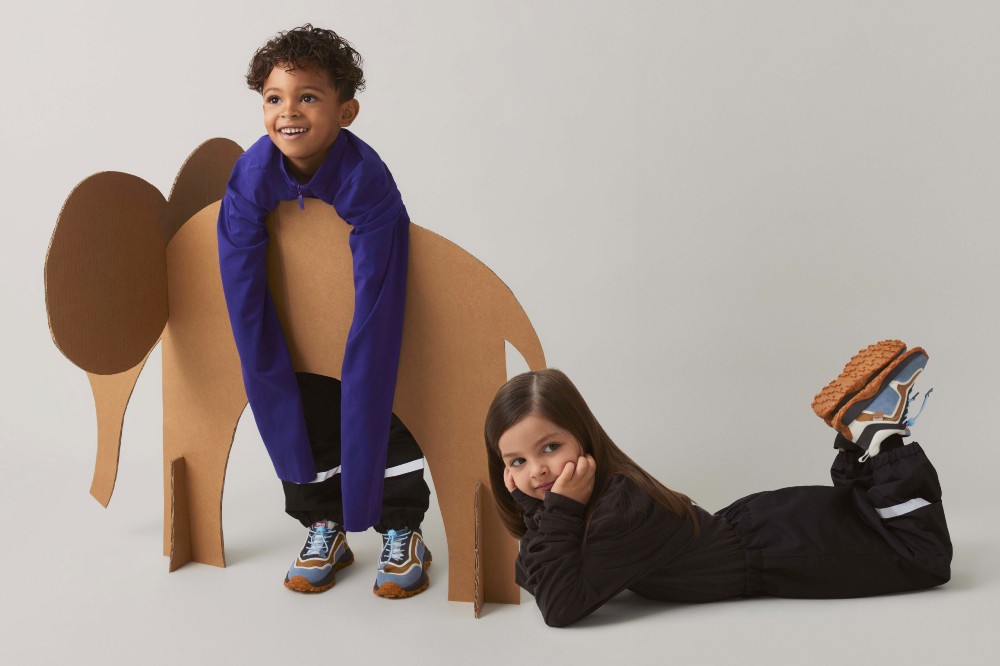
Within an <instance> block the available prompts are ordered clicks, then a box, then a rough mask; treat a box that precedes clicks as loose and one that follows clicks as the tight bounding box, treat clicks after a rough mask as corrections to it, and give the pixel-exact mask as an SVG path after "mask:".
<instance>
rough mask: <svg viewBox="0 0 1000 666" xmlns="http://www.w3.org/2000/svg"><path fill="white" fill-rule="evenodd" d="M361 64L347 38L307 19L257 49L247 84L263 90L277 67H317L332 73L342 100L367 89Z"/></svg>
mask: <svg viewBox="0 0 1000 666" xmlns="http://www.w3.org/2000/svg"><path fill="white" fill-rule="evenodd" d="M362 64H363V61H362V60H361V54H359V53H358V52H357V51H355V50H354V47H353V46H351V44H350V42H348V41H347V40H346V39H344V38H343V37H341V36H340V35H338V34H337V33H335V32H334V31H333V30H324V29H323V28H314V27H313V26H312V24H310V23H306V24H305V25H303V26H300V27H298V28H294V29H292V30H286V31H284V32H280V33H278V36H277V37H274V38H273V39H271V40H270V41H268V42H267V44H264V46H262V47H260V48H259V49H257V52H256V53H254V54H253V58H251V59H250V68H249V69H248V70H247V85H248V86H250V89H251V90H256V91H257V92H262V91H263V89H264V81H265V80H266V79H267V77H268V76H269V75H270V74H271V70H272V69H274V68H275V67H279V66H280V67H284V68H285V69H286V71H292V70H294V69H301V68H303V67H318V68H319V69H320V70H322V71H324V72H326V73H327V74H328V75H329V76H330V81H331V82H332V83H333V87H334V88H335V89H336V91H337V93H338V94H339V95H340V99H341V101H347V100H349V99H353V98H354V95H355V93H356V92H360V91H362V90H364V89H365V74H364V72H363V71H361V65H362Z"/></svg>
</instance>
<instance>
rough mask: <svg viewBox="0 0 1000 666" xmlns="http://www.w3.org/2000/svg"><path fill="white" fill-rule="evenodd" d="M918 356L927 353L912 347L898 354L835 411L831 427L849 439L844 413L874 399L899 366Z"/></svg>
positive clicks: (848, 429)
mask: <svg viewBox="0 0 1000 666" xmlns="http://www.w3.org/2000/svg"><path fill="white" fill-rule="evenodd" d="M918 354H923V355H924V356H926V355H927V352H926V351H924V350H923V348H922V347H914V348H913V349H908V350H907V351H905V352H904V353H902V354H900V355H899V356H897V357H896V358H894V359H893V360H892V361H891V362H890V363H889V365H887V366H885V368H883V369H882V371H881V372H880V373H878V375H876V376H875V377H874V378H873V379H872V380H871V381H870V382H868V384H867V385H866V386H865V387H864V388H863V389H861V390H860V391H858V392H857V393H856V394H855V395H853V396H851V397H850V398H849V399H848V400H847V401H846V402H844V404H843V405H842V406H841V407H840V409H838V410H837V413H836V414H834V415H833V418H832V419H831V421H832V426H833V427H834V428H836V429H837V432H839V433H840V434H841V435H843V436H844V437H846V438H847V439H851V429H850V428H848V424H846V423H844V422H843V417H844V413H845V412H847V410H848V409H850V408H851V407H852V406H853V405H855V404H857V403H858V402H861V401H862V400H868V399H869V398H873V397H875V394H876V393H878V392H879V390H880V389H881V388H882V386H883V385H884V384H885V382H886V379H887V378H888V377H889V376H890V375H891V374H892V373H893V372H894V371H895V370H896V368H898V367H899V366H900V365H902V364H903V363H905V362H906V361H908V360H909V359H911V358H913V357H914V356H916V355H918Z"/></svg>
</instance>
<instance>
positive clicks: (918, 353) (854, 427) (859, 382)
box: [813, 340, 933, 462]
mask: <svg viewBox="0 0 1000 666" xmlns="http://www.w3.org/2000/svg"><path fill="white" fill-rule="evenodd" d="M927 359H928V356H927V352H925V351H924V350H923V349H921V348H920V347H914V348H913V349H910V350H907V349H906V345H904V344H903V343H901V342H899V341H898V340H884V341H882V342H880V343H877V344H875V345H871V346H869V347H868V348H867V349H863V350H861V351H860V352H858V353H857V354H855V356H854V358H852V359H851V360H850V361H849V362H848V364H847V365H846V366H845V367H844V371H843V372H842V373H841V375H840V377H838V378H837V379H835V380H834V381H832V382H830V384H829V385H827V387H826V388H824V389H823V390H822V391H821V392H820V393H818V394H817V395H816V398H815V399H814V401H813V409H814V410H815V411H816V413H817V415H819V416H820V417H822V418H824V420H827V422H828V423H829V424H830V425H831V426H832V427H833V428H835V429H836V430H837V431H838V432H839V433H840V434H841V435H843V436H844V437H846V438H847V439H848V440H850V441H851V442H853V443H854V444H855V445H857V447H858V448H859V449H860V450H861V451H863V452H864V453H863V455H862V456H861V458H860V460H861V462H864V461H865V460H867V459H868V458H870V457H872V456H875V455H878V452H879V450H880V449H881V446H882V443H883V442H884V441H885V440H886V439H887V438H888V437H890V436H891V435H903V436H907V435H909V434H910V426H911V425H913V424H914V423H916V420H917V417H919V416H920V412H923V410H924V404H926V402H927V397H928V396H929V395H930V394H931V390H933V389H931V390H928V391H927V393H926V394H925V395H924V403H923V404H921V406H920V412H918V413H917V415H916V416H913V417H910V416H909V407H910V403H912V402H913V400H915V399H916V398H917V396H918V395H919V394H918V393H915V392H914V382H916V379H917V377H918V376H919V375H920V373H921V372H923V369H924V367H925V366H926V365H927ZM869 373H871V374H869ZM872 375H874V376H872ZM852 384H853V386H852ZM855 387H860V388H855Z"/></svg>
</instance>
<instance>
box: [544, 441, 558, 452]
mask: <svg viewBox="0 0 1000 666" xmlns="http://www.w3.org/2000/svg"><path fill="white" fill-rule="evenodd" d="M558 448H559V444H558V443H557V442H550V443H548V444H546V445H545V446H544V447H542V451H544V452H545V453H552V452H553V451H555V450H556V449H558Z"/></svg>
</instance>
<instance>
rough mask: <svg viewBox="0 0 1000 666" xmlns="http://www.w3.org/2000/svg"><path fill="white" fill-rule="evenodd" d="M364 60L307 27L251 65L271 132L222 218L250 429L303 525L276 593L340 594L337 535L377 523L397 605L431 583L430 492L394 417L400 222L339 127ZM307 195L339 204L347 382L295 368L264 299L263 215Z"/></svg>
mask: <svg viewBox="0 0 1000 666" xmlns="http://www.w3.org/2000/svg"><path fill="white" fill-rule="evenodd" d="M360 65H361V57H360V56H359V55H358V53H357V51H355V50H354V49H353V48H352V47H351V45H350V44H349V43H348V42H347V41H345V40H343V39H342V38H340V37H339V36H338V35H337V34H336V33H334V32H332V31H330V30H323V29H320V28H313V27H312V26H311V25H309V24H306V25H304V26H302V27H300V28H296V29H294V30H290V31H287V32H282V33H279V35H278V36H277V37H275V38H274V39H272V40H270V41H269V42H267V44H265V45H264V46H263V47H261V48H260V49H259V50H258V51H257V52H256V53H255V54H254V56H253V58H252V60H251V62H250V68H249V71H248V72H247V77H246V78H247V84H248V85H249V86H250V88H251V89H253V90H256V91H257V92H259V93H261V94H262V95H263V98H264V126H265V128H266V129H267V136H264V137H262V138H261V139H260V140H259V141H257V142H256V143H255V144H254V145H253V146H251V147H250V149H249V150H247V151H246V152H245V153H244V154H243V155H242V156H241V157H240V159H239V160H238V161H237V162H236V165H235V166H234V167H233V173H232V176H231V177H230V179H229V183H228V185H227V187H226V194H225V197H224V198H223V200H222V206H221V208H220V211H219V228H218V235H219V263H220V265H221V269H222V283H223V290H224V292H225V295H226V305H227V307H228V310H229V318H230V322H231V323H232V327H233V335H234V338H235V339H236V347H237V350H238V351H239V356H240V363H241V365H242V368H243V383H244V385H245V387H246V391H247V398H248V400H249V402H250V407H251V409H252V411H253V415H254V419H255V420H256V422H257V427H258V429H259V430H260V434H261V437H262V439H263V440H264V444H265V446H266V447H267V450H268V453H269V455H270V456H271V461H272V463H273V464H274V468H275V471H276V472H277V474H278V476H279V477H280V478H281V479H282V482H283V484H282V485H283V487H284V491H285V504H286V511H287V512H288V513H289V515H291V516H292V517H294V518H297V519H299V520H300V522H302V523H303V525H304V526H307V527H309V535H308V537H307V539H306V543H305V545H304V546H303V548H302V550H301V551H300V553H299V555H298V557H297V558H296V560H295V562H294V563H293V564H292V567H291V569H289V571H288V574H287V575H286V576H285V586H286V587H288V588H289V589H292V590H296V591H299V592H322V591H324V590H327V589H329V588H331V587H333V585H334V583H335V581H336V578H335V576H336V571H337V570H338V569H341V568H343V567H345V566H347V565H348V564H351V563H352V562H353V561H354V555H353V553H351V550H350V548H349V547H348V545H347V540H346V535H345V530H348V531H352V532H357V531H364V530H366V529H368V528H369V527H371V526H373V525H374V526H375V527H376V528H377V529H378V530H379V531H380V532H381V533H382V540H383V549H382V553H381V555H380V557H379V562H378V569H377V573H376V580H375V588H374V591H375V594H377V595H379V596H383V597H395V598H399V597H409V596H413V595H414V594H418V593H420V592H422V591H423V590H424V589H425V588H426V587H427V584H428V580H427V574H426V569H427V568H428V567H429V566H430V562H431V555H430V551H428V550H427V549H426V547H425V546H424V543H423V539H422V536H421V533H420V529H419V527H420V522H421V520H422V519H423V515H424V512H425V511H426V509H427V506H428V498H429V491H428V489H427V485H426V483H425V482H424V480H423V458H422V455H421V453H420V450H419V448H418V447H417V445H416V442H414V441H413V438H412V436H410V434H409V432H408V431H407V430H406V428H405V427H403V425H402V423H400V422H399V421H398V419H395V417H393V416H392V401H393V393H394V392H395V385H396V372H397V369H398V365H399V349H400V343H401V340H402V327H403V307H404V299H405V296H406V270H407V252H408V239H409V218H408V216H407V214H406V208H404V206H403V201H402V198H401V197H400V194H399V190H398V189H397V188H396V184H395V182H394V181H393V179H392V175H391V174H390V173H389V170H388V168H387V167H386V166H385V164H384V163H383V162H382V160H381V159H380V158H379V156H378V155H377V154H376V153H375V151H374V150H372V149H371V148H370V147H369V146H368V145H366V144H365V143H363V142H362V141H361V140H360V139H358V138H357V137H356V136H354V135H353V134H352V133H350V132H349V131H348V130H346V129H345V128H347V127H348V126H349V125H351V123H352V122H354V119H355V118H356V117H357V115H358V111H359V105H358V102H357V100H356V99H354V94H355V92H356V91H357V90H361V89H362V88H363V87H364V76H363V73H362V70H361V67H360ZM304 197H315V198H318V199H320V200H322V201H324V202H325V203H327V204H330V205H332V206H334V208H335V209H336V210H337V213H338V215H340V217H341V218H343V219H344V220H345V221H346V222H347V223H348V224H350V225H352V226H353V227H354V228H353V230H352V232H351V236H350V247H351V253H352V255H353V264H354V286H355V307H354V321H353V322H352V325H351V329H350V333H349V334H348V338H347V348H346V350H345V353H344V364H343V368H342V373H341V375H342V384H341V382H337V381H336V380H335V379H332V378H329V377H321V376H319V375H309V374H306V373H298V374H296V373H295V372H294V370H293V369H292V365H291V359H290V356H289V352H288V347H287V345H286V344H285V338H284V334H283V332H282V330H281V324H280V322H279V320H278V317H277V313H276V311H275V308H274V302H273V301H272V299H271V294H270V292H269V291H268V286H267V239H268V236H267V227H266V225H265V218H266V217H267V215H268V213H269V212H270V211H272V210H273V209H274V208H275V207H276V206H277V205H278V203H279V202H280V201H287V200H294V199H297V200H298V201H299V205H300V206H302V207H303V208H304V207H305V205H304V203H303V198H304ZM341 392H342V395H341ZM390 423H391V424H392V428H391V437H390ZM387 451H388V463H387ZM387 464H388V467H387ZM383 488H384V491H385V492H384V493H383Z"/></svg>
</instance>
